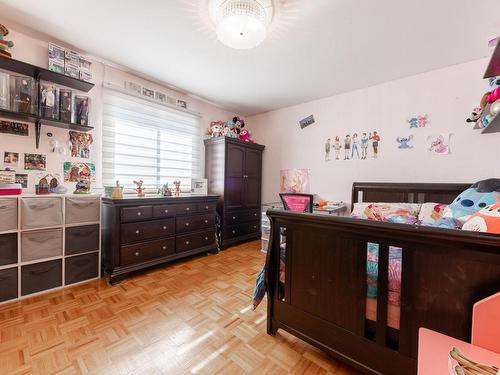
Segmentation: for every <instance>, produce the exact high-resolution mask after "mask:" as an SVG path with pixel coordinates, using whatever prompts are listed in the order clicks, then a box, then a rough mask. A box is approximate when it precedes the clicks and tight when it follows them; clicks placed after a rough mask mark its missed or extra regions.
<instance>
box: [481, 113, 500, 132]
mask: <svg viewBox="0 0 500 375" xmlns="http://www.w3.org/2000/svg"><path fill="white" fill-rule="evenodd" d="M498 132H500V115H496V116H495V118H494V119H493V120H492V121H491V124H489V125H488V127H486V128H484V129H483V131H482V132H481V133H482V134H489V133H498Z"/></svg>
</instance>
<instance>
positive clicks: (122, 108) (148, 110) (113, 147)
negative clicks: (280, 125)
mask: <svg viewBox="0 0 500 375" xmlns="http://www.w3.org/2000/svg"><path fill="white" fill-rule="evenodd" d="M103 99H104V107H103V141H102V148H103V156H102V158H103V160H102V165H103V168H102V169H103V184H104V186H112V185H115V183H116V180H119V181H120V185H124V186H125V187H126V188H132V187H135V185H134V183H133V181H134V180H137V181H138V180H143V181H144V187H146V192H148V188H149V191H150V192H151V190H156V189H157V188H159V187H160V186H162V185H163V184H164V183H166V182H168V183H169V185H171V186H172V182H173V181H175V180H180V181H181V188H183V189H190V188H191V178H197V177H199V175H200V156H201V142H202V140H201V130H200V125H199V121H198V117H197V116H195V115H192V114H189V113H186V112H183V111H178V110H176V109H171V108H168V107H166V106H163V105H161V104H156V103H151V102H149V101H147V100H143V99H140V98H136V97H134V96H132V95H127V94H123V93H121V92H118V91H114V90H110V89H106V90H105V91H104V94H103ZM172 187H173V186H172Z"/></svg>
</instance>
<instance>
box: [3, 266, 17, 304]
mask: <svg viewBox="0 0 500 375" xmlns="http://www.w3.org/2000/svg"><path fill="white" fill-rule="evenodd" d="M0 285H1V286H2V287H1V288H0V302H2V301H7V300H9V299H14V298H17V267H14V268H8V269H5V270H1V271H0Z"/></svg>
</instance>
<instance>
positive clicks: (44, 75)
mask: <svg viewBox="0 0 500 375" xmlns="http://www.w3.org/2000/svg"><path fill="white" fill-rule="evenodd" d="M0 69H3V70H7V71H9V72H13V73H17V74H21V75H25V76H28V77H31V78H34V79H35V80H36V81H37V82H39V81H40V80H42V81H48V82H52V83H54V84H56V85H60V86H66V87H69V88H71V89H74V90H77V91H83V92H89V91H90V90H91V89H92V88H93V87H94V84H93V83H91V82H86V81H83V80H80V79H76V78H73V77H69V76H66V75H64V74H61V73H56V72H52V71H50V70H48V69H45V68H41V67H39V66H36V65H32V64H28V63H26V62H23V61H19V60H15V59H11V58H8V57H5V56H1V55H0ZM38 103H40V100H38ZM38 113H40V107H39V104H38V106H37V108H36V113H20V112H14V111H9V110H5V109H0V117H4V118H8V119H11V120H17V121H25V122H32V123H34V124H35V142H36V148H37V149H38V146H39V145H40V134H41V127H42V124H43V125H46V126H54V127H57V128H62V129H69V130H77V131H82V132H88V131H91V130H92V129H94V128H93V127H92V126H84V125H80V124H75V123H71V122H66V121H60V120H53V119H46V118H43V117H41V116H40V115H38Z"/></svg>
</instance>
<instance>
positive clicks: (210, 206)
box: [197, 202, 216, 213]
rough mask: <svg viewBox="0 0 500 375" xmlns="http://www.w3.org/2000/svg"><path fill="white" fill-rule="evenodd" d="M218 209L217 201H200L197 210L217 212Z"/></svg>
mask: <svg viewBox="0 0 500 375" xmlns="http://www.w3.org/2000/svg"><path fill="white" fill-rule="evenodd" d="M215 209H216V203H215V202H210V203H198V205H197V210H198V212H210V213H212V212H215Z"/></svg>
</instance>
